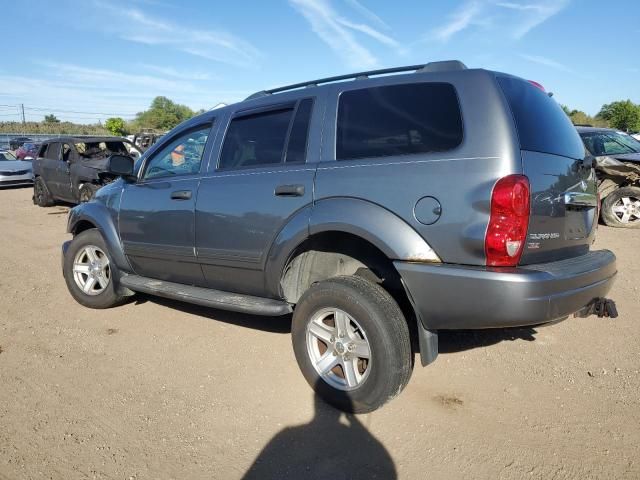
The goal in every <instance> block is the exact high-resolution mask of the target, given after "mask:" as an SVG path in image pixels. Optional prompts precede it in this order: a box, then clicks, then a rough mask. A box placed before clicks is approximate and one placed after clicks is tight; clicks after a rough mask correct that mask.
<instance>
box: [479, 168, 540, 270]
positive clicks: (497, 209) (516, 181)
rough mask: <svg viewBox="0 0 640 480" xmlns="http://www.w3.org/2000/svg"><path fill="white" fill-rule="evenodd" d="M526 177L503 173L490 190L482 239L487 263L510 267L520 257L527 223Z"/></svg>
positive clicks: (527, 195)
mask: <svg viewBox="0 0 640 480" xmlns="http://www.w3.org/2000/svg"><path fill="white" fill-rule="evenodd" d="M529 194H530V189H529V180H528V179H527V177H525V176H524V175H509V176H507V177H503V178H501V179H500V180H498V182H497V183H496V184H495V186H494V187H493V192H492V193H491V217H490V219H489V227H488V228H487V235H486V237H485V240H484V251H485V255H486V257H487V265H490V266H495V267H498V266H499V267H507V266H509V267H513V266H515V265H517V264H518V262H519V261H520V256H521V255H522V250H523V249H524V244H525V240H526V239H527V227H528V226H529Z"/></svg>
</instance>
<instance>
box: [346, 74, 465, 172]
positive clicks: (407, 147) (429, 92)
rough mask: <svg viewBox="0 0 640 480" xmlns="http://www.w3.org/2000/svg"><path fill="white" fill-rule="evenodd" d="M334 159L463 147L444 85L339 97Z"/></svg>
mask: <svg viewBox="0 0 640 480" xmlns="http://www.w3.org/2000/svg"><path fill="white" fill-rule="evenodd" d="M336 133H337V136H336V159H337V160H351V159H357V158H372V157H386V156H390V155H409V154H416V153H429V152H443V151H446V150H451V149H453V148H455V147H457V146H458V145H459V144H460V143H461V142H462V118H461V115H460V107H459V105H458V98H457V95H456V92H455V90H454V88H453V86H452V85H450V84H446V83H411V84H404V85H389V86H384V87H374V88H365V89H361V90H351V91H346V92H343V93H342V94H341V95H340V103H339V105H338V125H337V132H336Z"/></svg>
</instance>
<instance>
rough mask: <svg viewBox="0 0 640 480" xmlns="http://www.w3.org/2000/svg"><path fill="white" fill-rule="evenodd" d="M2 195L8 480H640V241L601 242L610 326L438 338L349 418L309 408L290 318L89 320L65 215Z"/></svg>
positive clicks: (2, 472)
mask: <svg viewBox="0 0 640 480" xmlns="http://www.w3.org/2000/svg"><path fill="white" fill-rule="evenodd" d="M0 197H1V199H2V201H1V202H0V245H2V248H1V249H0V300H1V303H0V348H1V353H0V479H3V480H4V479H23V478H55V479H70V478H99V479H103V478H114V479H149V478H180V479H184V478H208V479H213V478H215V479H237V478H243V477H246V478H269V477H270V476H274V477H276V478H332V479H334V480H335V479H341V478H395V477H396V476H397V477H398V478H407V479H408V478H427V477H428V478H431V479H434V478H436V479H437V478H447V479H449V478H487V479H521V478H544V479H574V478H575V479H582V480H584V479H590V478H599V479H600V478H640V333H639V328H638V317H637V315H636V313H637V312H638V305H639V291H638V283H639V279H640V256H639V255H638V254H637V252H638V246H639V245H640V231H622V230H615V229H608V228H604V227H600V231H599V233H598V240H597V244H596V247H599V248H609V249H612V250H613V251H615V252H616V254H617V255H618V258H619V264H618V265H619V270H620V273H619V276H618V280H617V284H616V286H615V289H614V291H613V292H612V295H611V296H612V298H614V299H615V300H616V302H617V305H618V308H619V310H620V317H619V318H618V319H617V320H599V319H597V318H593V317H592V318H589V319H571V320H568V321H566V322H563V323H560V324H557V325H553V326H548V327H544V328H534V329H532V328H525V329H516V330H497V331H490V332H476V333H473V332H459V333H450V334H442V335H441V354H440V357H439V358H438V360H437V361H436V362H435V363H434V364H433V365H431V366H429V367H427V368H421V367H416V369H415V371H414V373H413V377H412V379H411V382H410V383H409V386H408V387H407V389H406V390H405V391H404V392H403V393H402V394H401V395H400V396H399V397H398V398H396V399H395V400H394V401H392V402H391V403H390V404H388V405H387V406H385V407H384V408H383V409H382V410H380V411H378V412H375V413H373V414H370V415H364V416H358V417H353V416H345V415H341V414H339V413H338V412H336V411H335V410H333V409H331V408H329V407H326V406H324V404H322V403H320V402H317V401H316V400H315V399H314V397H313V394H312V391H311V389H310V388H309V387H308V386H307V384H306V383H305V381H304V379H303V378H302V376H301V374H300V373H299V372H298V367H297V366H296V363H295V361H294V357H293V352H292V349H291V344H290V340H289V335H288V333H289V325H288V322H287V319H275V320H274V319H269V318H259V317H250V316H246V315H236V314H231V313H226V312H221V311H216V310H207V309H203V308H198V307H193V306H189V305H182V304H179V303H177V302H169V301H165V300H156V299H152V298H142V297H141V298H138V301H136V302H131V303H129V304H127V305H125V306H123V307H120V308H117V309H112V310H107V311H92V310H89V309H86V308H84V307H82V306H80V305H78V304H77V303H76V302H75V301H73V299H72V298H71V296H70V295H69V294H68V293H67V290H66V287H65V284H64V281H63V279H62V275H61V271H60V253H59V248H60V244H61V242H62V241H63V240H64V239H65V238H67V235H66V234H65V233H64V230H65V223H66V218H67V216H66V211H67V208H66V207H60V206H57V207H52V208H47V209H43V208H38V207H35V206H34V205H32V204H31V190H30V189H11V190H2V191H0ZM479 314H481V313H480V312H479Z"/></svg>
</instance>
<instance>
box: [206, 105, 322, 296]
mask: <svg viewBox="0 0 640 480" xmlns="http://www.w3.org/2000/svg"><path fill="white" fill-rule="evenodd" d="M313 103H314V102H313V99H311V98H306V99H302V100H298V101H292V102H290V103H286V104H278V105H271V106H268V107H263V108H260V109H255V110H251V111H242V112H237V113H236V114H234V115H233V116H232V117H231V119H230V122H229V126H228V128H227V129H226V135H225V138H224V139H223V140H219V141H217V142H216V144H217V147H216V151H220V152H221V153H220V156H219V160H218V162H217V165H213V166H212V170H214V171H213V172H211V174H210V175H209V176H207V177H205V178H203V179H202V183H201V184H200V191H199V193H198V203H197V206H196V234H197V236H196V251H197V255H198V259H199V261H200V263H201V264H202V270H203V272H204V276H205V279H206V281H207V284H208V285H209V287H211V288H215V289H219V290H224V291H232V292H236V293H244V294H250V295H263V294H264V292H265V287H264V267H265V263H266V257H267V255H268V253H269V249H270V247H271V245H272V243H273V241H274V240H275V238H276V236H277V235H278V233H279V232H280V230H281V229H282V228H283V226H284V225H285V224H286V223H287V221H288V220H289V219H290V218H291V217H292V216H293V215H294V214H296V213H297V212H304V209H305V207H309V206H310V205H311V204H312V201H313V178H314V174H315V164H307V163H305V161H306V157H307V151H309V152H310V153H311V151H312V149H315V148H316V147H317V145H315V144H314V146H311V145H309V148H308V146H307V137H308V131H309V125H310V123H311V119H312V112H313ZM318 123H319V122H318ZM214 160H215V158H214Z"/></svg>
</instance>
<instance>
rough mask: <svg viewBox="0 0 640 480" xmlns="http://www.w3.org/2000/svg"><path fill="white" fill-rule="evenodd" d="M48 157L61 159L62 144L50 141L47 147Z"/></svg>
mask: <svg viewBox="0 0 640 480" xmlns="http://www.w3.org/2000/svg"><path fill="white" fill-rule="evenodd" d="M46 158H49V159H51V160H60V144H59V143H50V144H49V147H47V154H46Z"/></svg>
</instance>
